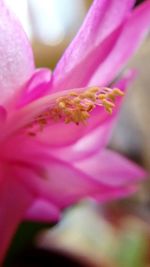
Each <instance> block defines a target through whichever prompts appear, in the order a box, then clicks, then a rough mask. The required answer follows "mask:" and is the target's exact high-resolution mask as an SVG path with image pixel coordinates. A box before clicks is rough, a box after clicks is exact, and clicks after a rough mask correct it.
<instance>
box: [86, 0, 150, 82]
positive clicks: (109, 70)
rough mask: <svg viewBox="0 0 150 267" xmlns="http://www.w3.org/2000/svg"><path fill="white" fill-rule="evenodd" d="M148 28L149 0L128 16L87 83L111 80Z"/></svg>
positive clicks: (149, 15) (139, 42)
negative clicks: (117, 36)
mask: <svg viewBox="0 0 150 267" xmlns="http://www.w3.org/2000/svg"><path fill="white" fill-rule="evenodd" d="M149 29H150V1H149V0H148V1H145V2H144V3H143V4H141V5H139V7H137V8H136V9H135V10H134V11H133V12H132V13H131V15H130V16H129V17H128V19H127V20H126V22H125V23H124V26H123V28H122V32H121V33H120V36H119V38H118V40H117V42H116V44H115V45H114V47H113V48H112V51H111V52H110V54H109V55H108V57H107V58H106V59H105V61H103V62H102V64H100V65H99V68H98V69H97V70H96V72H95V74H94V75H93V76H92V78H91V80H90V82H89V85H91V84H92V85H93V84H95V83H98V84H103V85H104V84H108V83H109V82H111V81H112V79H113V78H114V76H115V75H116V73H118V72H119V71H120V69H122V68H123V66H124V65H125V64H126V63H127V61H128V60H129V58H130V57H131V56H132V55H133V54H134V53H135V51H136V50H137V48H138V46H139V45H140V44H141V42H142V40H143V38H144V37H145V34H146V33H147V32H148V30H149Z"/></svg>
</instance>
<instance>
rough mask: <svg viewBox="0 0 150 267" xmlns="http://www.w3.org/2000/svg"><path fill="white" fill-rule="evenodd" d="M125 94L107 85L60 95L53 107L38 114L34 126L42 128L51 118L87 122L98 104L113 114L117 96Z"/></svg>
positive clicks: (67, 121) (76, 122) (66, 121)
mask: <svg viewBox="0 0 150 267" xmlns="http://www.w3.org/2000/svg"><path fill="white" fill-rule="evenodd" d="M123 95H124V93H123V92H122V91H121V90H120V89H118V88H114V89H111V88H107V87H104V88H99V87H91V88H88V89H87V90H85V91H84V92H79V91H76V92H73V91H72V92H69V93H68V94H66V95H64V96H61V97H58V98H57V99H56V100H55V103H54V104H53V105H51V107H49V108H47V109H46V110H45V111H43V113H42V114H40V115H39V116H37V117H36V118H35V120H34V122H33V123H32V126H38V128H39V130H42V129H43V128H44V127H45V126H46V125H47V124H48V123H49V122H50V120H54V121H59V120H63V121H64V122H65V123H70V122H73V123H75V124H77V125H79V123H83V124H85V123H86V121H87V119H88V118H89V117H90V113H91V111H92V110H93V109H94V108H95V107H96V106H103V107H104V108H105V110H106V111H107V112H108V113H110V114H111V113H112V110H113V108H114V107H115V100H116V97H118V96H123ZM30 126H31V125H30ZM30 129H31V127H30ZM31 135H32V134H31ZM33 135H34V134H33Z"/></svg>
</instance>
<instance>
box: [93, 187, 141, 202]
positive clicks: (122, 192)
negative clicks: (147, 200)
mask: <svg viewBox="0 0 150 267" xmlns="http://www.w3.org/2000/svg"><path fill="white" fill-rule="evenodd" d="M137 190H138V186H137V185H136V184H135V185H129V186H125V187H121V188H117V187H116V188H113V189H112V191H110V192H106V193H105V194H99V195H95V196H94V197H93V199H95V200H96V201H98V202H108V201H112V200H115V199H121V198H125V197H129V196H130V195H132V194H134V193H136V192H137Z"/></svg>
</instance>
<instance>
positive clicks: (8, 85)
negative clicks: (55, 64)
mask: <svg viewBox="0 0 150 267" xmlns="http://www.w3.org/2000/svg"><path fill="white" fill-rule="evenodd" d="M33 69H34V63H33V55H32V50H31V47H30V45H29V43H28V40H27V38H26V35H25V33H24V32H23V30H22V27H21V25H20V23H19V22H18V21H17V19H16V18H15V16H14V15H13V14H12V13H11V12H10V11H8V10H7V9H6V6H5V4H4V2H3V1H2V0H1V1H0V87H1V93H0V104H2V103H5V102H6V101H8V100H10V98H11V97H13V96H14V95H15V94H16V92H17V90H19V89H20V87H21V86H22V85H23V84H24V83H25V82H26V80H27V79H29V77H30V76H31V74H32V72H33Z"/></svg>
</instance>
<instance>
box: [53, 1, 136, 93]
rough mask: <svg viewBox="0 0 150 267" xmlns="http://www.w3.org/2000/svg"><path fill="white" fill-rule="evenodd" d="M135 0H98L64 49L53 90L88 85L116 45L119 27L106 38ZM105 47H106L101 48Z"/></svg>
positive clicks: (55, 74)
mask: <svg viewBox="0 0 150 267" xmlns="http://www.w3.org/2000/svg"><path fill="white" fill-rule="evenodd" d="M134 2H135V1H134V0H124V1H118V0H103V1H101V0H95V1H94V3H93V5H92V6H91V9H90V11H89V13H88V15H87V16H86V19H85V22H84V23H83V25H82V27H81V29H80V31H79V33H78V34H77V36H76V37H75V39H74V40H73V42H72V43H71V45H70V46H69V48H68V49H67V50H66V52H65V53H64V55H63V57H62V59H61V60H60V61H59V63H58V64H57V66H56V69H55V70H54V74H53V82H52V87H53V90H55V91H58V90H64V89H70V88H73V87H82V86H86V85H87V81H89V79H90V77H91V75H92V72H94V71H95V68H96V67H97V66H98V65H99V63H100V61H103V60H104V59H105V57H106V56H107V54H108V53H109V51H110V50H111V48H112V47H113V45H114V42H115V40H116V38H117V37H118V34H119V33H120V31H118V30H117V31H116V32H115V34H113V36H112V37H110V38H109V40H108V41H107V42H105V43H104V44H103V45H102V43H103V41H104V40H105V39H107V37H108V36H109V35H110V34H111V33H112V32H113V31H114V30H115V29H116V28H117V27H118V26H119V25H120V24H121V23H122V21H123V20H124V18H125V17H126V16H127V14H128V13H129V11H130V10H131V8H132V6H133V4H134ZM102 47H103V48H102Z"/></svg>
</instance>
